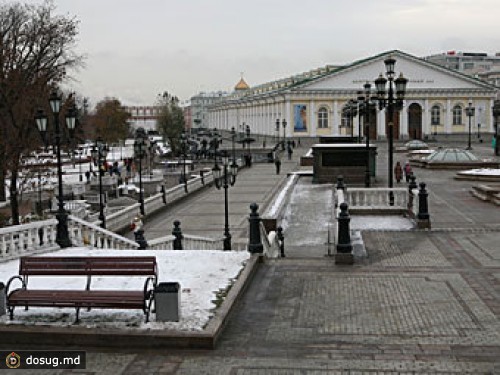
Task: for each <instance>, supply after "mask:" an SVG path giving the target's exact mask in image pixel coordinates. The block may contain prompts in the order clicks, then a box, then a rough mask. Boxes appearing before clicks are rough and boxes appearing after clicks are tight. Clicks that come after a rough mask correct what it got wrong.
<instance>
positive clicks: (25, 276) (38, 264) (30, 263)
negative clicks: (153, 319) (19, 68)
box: [5, 256, 158, 323]
mask: <svg viewBox="0 0 500 375" xmlns="http://www.w3.org/2000/svg"><path fill="white" fill-rule="evenodd" d="M32 276H87V285H86V287H85V289H84V290H63V289H50V290H49V289H28V281H29V278H30V277H32ZM92 276H145V277H147V278H146V281H145V282H144V288H143V290H91V288H90V286H91V281H92V280H91V278H92ZM16 279H18V280H20V281H21V283H22V286H21V287H20V288H18V289H15V290H12V291H11V292H9V288H10V285H11V283H12V282H13V281H14V280H16ZM157 280H158V269H157V265H156V258H155V257H148V256H133V257H132V256H129V257H127V256H119V257H118V256H116V257H109V256H103V257H97V256H96V257H22V258H21V259H20V261H19V275H16V276H13V277H11V278H10V280H9V281H8V282H7V285H6V289H5V292H6V297H7V308H8V311H9V314H10V319H13V318H14V308H15V307H16V306H24V307H25V309H26V310H27V309H28V307H29V306H36V307H73V308H75V309H76V320H75V323H77V322H78V320H79V313H80V309H81V308H87V309H88V310H90V309H91V308H103V309H141V310H143V311H144V314H145V318H146V322H148V321H149V313H150V311H151V304H152V301H153V292H154V287H155V286H156V284H157Z"/></svg>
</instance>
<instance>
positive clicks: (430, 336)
mask: <svg viewBox="0 0 500 375" xmlns="http://www.w3.org/2000/svg"><path fill="white" fill-rule="evenodd" d="M380 154H382V155H381V157H382V158H383V157H385V156H384V154H383V149H382V150H381V151H379V155H380ZM395 160H397V159H396V158H395ZM383 167H384V165H383V163H382V162H381V168H383ZM382 171H383V169H379V173H380V174H383V172H382ZM416 172H417V176H418V178H419V180H421V181H424V180H425V181H426V182H428V185H429V188H430V207H431V218H432V222H433V228H435V229H433V230H432V231H393V232H391V231H364V232H363V234H362V235H363V239H364V242H365V246H366V249H367V253H368V257H367V258H365V259H363V260H361V261H358V262H357V263H356V264H355V265H354V266H336V265H335V264H334V263H333V260H332V259H331V258H329V257H315V258H312V257H311V258H307V257H303V258H293V257H287V258H284V259H277V260H273V261H267V262H266V263H264V264H263V265H262V266H261V267H260V268H259V269H258V271H257V274H256V275H255V278H254V281H253V282H252V284H251V285H250V286H249V288H248V290H247V291H246V293H245V295H244V296H243V298H242V299H241V300H240V301H239V302H238V304H237V306H236V310H235V311H234V313H233V315H232V317H231V319H230V321H229V323H228V326H227V328H226V330H225V331H224V333H223V335H222V338H221V339H220V341H219V343H218V345H217V348H216V349H215V350H212V351H189V352H188V351H173V350H166V349H161V348H158V350H155V351H147V352H141V351H135V352H132V351H130V352H121V353H111V352H102V351H101V352H99V351H92V350H89V352H88V368H87V370H85V371H81V372H77V371H73V373H82V374H83V373H85V374H94V373H103V374H110V373H113V374H141V375H146V374H170V373H172V374H174V373H175V374H228V375H229V374H231V375H254V374H275V375H285V374H286V375H294V374H300V375H306V374H307V375H326V374H351V375H354V374H367V375H368V374H369V375H375V374H379V375H381V374H464V373H468V374H500V231H499V230H498V229H499V227H498V225H499V224H500V208H499V207H495V206H493V205H490V204H488V203H484V202H481V201H478V200H476V199H473V198H471V197H470V195H469V193H468V189H469V187H470V185H471V183H469V182H464V181H455V180H453V179H452V176H453V173H452V172H446V173H442V172H441V171H427V170H419V171H416ZM379 183H380V184H383V179H381V180H380V181H379ZM307 251H308V247H307V246H304V251H303V254H302V255H307ZM311 251H316V250H311ZM42 373H47V374H49V373H51V374H52V373H54V372H41V371H39V372H37V374H42ZM60 373H63V372H60Z"/></svg>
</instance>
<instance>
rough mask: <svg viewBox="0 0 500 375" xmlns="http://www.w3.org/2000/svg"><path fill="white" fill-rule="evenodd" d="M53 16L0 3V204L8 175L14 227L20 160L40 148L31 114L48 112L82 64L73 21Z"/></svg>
mask: <svg viewBox="0 0 500 375" xmlns="http://www.w3.org/2000/svg"><path fill="white" fill-rule="evenodd" d="M54 11H55V7H54V5H53V3H52V2H51V1H46V2H45V3H43V4H40V5H29V4H22V3H7V4H0V187H1V189H0V200H2V197H3V198H4V200H5V190H4V188H3V187H4V186H5V177H6V173H7V171H9V172H10V177H9V178H10V203H11V210H12V220H13V223H14V224H17V223H19V208H18V199H17V190H16V186H17V179H18V173H19V170H20V159H21V156H22V155H23V154H28V153H29V152H30V151H32V150H33V149H34V148H36V147H37V145H38V146H39V145H40V140H39V136H38V134H37V132H36V127H35V125H34V115H35V113H36V110H37V109H38V108H44V109H45V111H46V112H48V100H47V98H48V93H49V92H50V91H51V90H52V89H55V88H57V87H58V86H59V84H60V83H62V82H63V81H65V80H67V79H68V76H67V72H68V71H69V70H71V69H74V68H77V67H79V66H81V65H82V64H83V56H81V55H78V54H76V53H74V50H73V49H74V47H75V39H76V36H77V34H78V21H77V20H76V19H75V18H70V17H68V16H60V15H56V14H54Z"/></svg>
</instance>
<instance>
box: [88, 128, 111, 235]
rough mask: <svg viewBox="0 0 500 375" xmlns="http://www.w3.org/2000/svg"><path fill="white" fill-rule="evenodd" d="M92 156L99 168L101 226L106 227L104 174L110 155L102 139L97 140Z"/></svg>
mask: <svg viewBox="0 0 500 375" xmlns="http://www.w3.org/2000/svg"><path fill="white" fill-rule="evenodd" d="M91 155H92V158H93V159H94V162H95V163H96V165H97V169H98V170H99V221H100V222H101V228H103V229H106V216H105V215H104V194H103V191H102V175H103V172H104V171H103V166H104V163H105V162H106V158H107V156H108V147H107V146H106V144H104V143H103V142H102V140H101V139H99V138H98V139H97V140H96V141H95V144H94V147H92V150H91Z"/></svg>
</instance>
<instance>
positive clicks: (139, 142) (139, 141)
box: [134, 128, 146, 216]
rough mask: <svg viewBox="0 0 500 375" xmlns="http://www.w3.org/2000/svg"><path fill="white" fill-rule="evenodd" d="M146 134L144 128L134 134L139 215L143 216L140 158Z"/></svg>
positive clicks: (142, 153) (142, 154)
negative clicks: (137, 168) (137, 172)
mask: <svg viewBox="0 0 500 375" xmlns="http://www.w3.org/2000/svg"><path fill="white" fill-rule="evenodd" d="M145 138H146V132H145V130H144V128H138V129H137V130H136V132H135V141H134V153H135V156H136V158H138V159H139V205H140V212H141V215H142V216H144V214H145V210H144V194H143V192H142V158H143V157H144V153H145V149H144V147H145V146H146V139H145Z"/></svg>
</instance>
